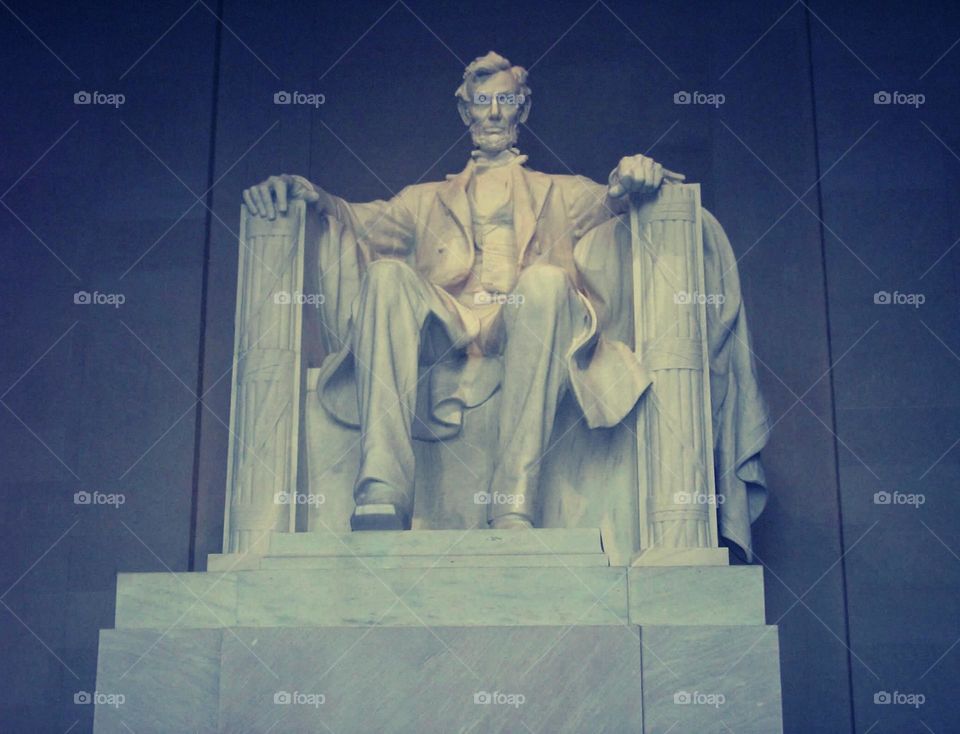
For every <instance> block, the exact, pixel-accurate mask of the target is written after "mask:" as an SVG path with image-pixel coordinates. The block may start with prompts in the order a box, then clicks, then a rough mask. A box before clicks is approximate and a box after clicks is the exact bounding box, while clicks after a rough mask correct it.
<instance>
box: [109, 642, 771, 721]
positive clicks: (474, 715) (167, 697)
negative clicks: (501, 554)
mask: <svg viewBox="0 0 960 734" xmlns="http://www.w3.org/2000/svg"><path fill="white" fill-rule="evenodd" d="M97 692H98V693H106V694H120V695H122V696H123V703H122V705H119V706H116V707H113V706H109V705H101V706H97V710H96V720H95V731H96V732H97V734H113V733H114V732H117V733H118V734H129V732H130V731H135V732H137V734H153V733H160V732H163V733H164V734H166V733H167V732H187V731H189V732H204V733H212V732H224V733H229V734H244V733H246V732H250V733H254V732H266V731H269V732H271V734H290V733H293V732H297V733H299V732H318V731H334V732H337V734H361V733H362V734H366V733H367V732H384V733H385V734H430V733H433V732H437V733H439V732H444V733H446V732H484V733H485V734H506V733H507V732H510V733H514V732H526V731H533V732H550V733H551V734H580V733H582V732H596V733H598V734H600V733H603V732H606V733H607V734H622V733H624V732H631V733H632V734H664V733H665V732H668V731H669V732H670V733H671V734H729V733H730V732H731V731H733V732H736V733H737V734H779V733H780V732H782V726H781V713H780V675H779V664H778V645H777V634H776V628H775V627H766V626H762V625H758V626H746V627H717V626H702V627H686V628H682V627H660V626H645V627H633V626H616V627H609V626H605V627H591V626H581V625H577V626H574V627H571V628H565V629H558V628H557V627H512V628H504V627H448V628H443V629H437V630H433V629H428V628H424V627H415V628H379V627H378V628H372V629H368V630H361V629H358V628H356V627H348V628H344V627H327V628H315V627H311V628H279V629H278V628H256V629H249V628H242V627H239V628H235V629H224V630H179V629H177V630H172V631H169V630H166V629H161V628H156V629H142V630H107V631H104V632H103V633H102V634H101V638H100V657H99V664H98V670H97Z"/></svg>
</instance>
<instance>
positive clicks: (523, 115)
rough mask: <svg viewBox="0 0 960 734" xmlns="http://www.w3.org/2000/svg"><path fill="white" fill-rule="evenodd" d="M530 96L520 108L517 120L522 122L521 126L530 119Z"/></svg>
mask: <svg viewBox="0 0 960 734" xmlns="http://www.w3.org/2000/svg"><path fill="white" fill-rule="evenodd" d="M530 101H531V100H530V95H527V98H526V99H524V100H523V106H522V107H521V108H520V115H519V117H518V118H517V119H519V120H520V124H523V123H525V122H526V121H527V118H528V117H530Z"/></svg>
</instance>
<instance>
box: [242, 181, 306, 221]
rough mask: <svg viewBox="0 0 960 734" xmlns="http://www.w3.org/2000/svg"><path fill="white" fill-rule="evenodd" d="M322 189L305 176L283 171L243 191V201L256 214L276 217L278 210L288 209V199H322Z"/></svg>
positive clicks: (284, 211)
mask: <svg viewBox="0 0 960 734" xmlns="http://www.w3.org/2000/svg"><path fill="white" fill-rule="evenodd" d="M320 194H321V192H320V190H319V189H318V188H317V187H316V186H314V185H313V184H312V183H310V182H309V181H307V179H305V178H304V177H303V176H291V175H290V174H288V173H282V174H280V175H279V176H271V177H270V178H268V179H267V180H266V181H264V182H263V183H260V184H257V185H256V186H251V187H250V188H249V189H244V191H243V203H244V204H246V205H247V209H249V210H250V213H251V214H253V215H254V216H257V215H259V216H261V217H266V218H267V219H276V216H277V212H280V213H281V214H284V213H286V211H287V201H288V200H290V199H303V200H304V201H308V202H317V201H319V200H320Z"/></svg>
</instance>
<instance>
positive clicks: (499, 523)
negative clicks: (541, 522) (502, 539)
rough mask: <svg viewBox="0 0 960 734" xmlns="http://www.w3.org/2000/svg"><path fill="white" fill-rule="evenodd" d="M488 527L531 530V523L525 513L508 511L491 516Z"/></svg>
mask: <svg viewBox="0 0 960 734" xmlns="http://www.w3.org/2000/svg"><path fill="white" fill-rule="evenodd" d="M490 527H491V528H493V529H494V530H532V529H533V523H532V522H531V521H530V518H528V517H527V516H526V515H520V514H517V513H510V514H507V515H500V517H495V518H493V520H491V521H490Z"/></svg>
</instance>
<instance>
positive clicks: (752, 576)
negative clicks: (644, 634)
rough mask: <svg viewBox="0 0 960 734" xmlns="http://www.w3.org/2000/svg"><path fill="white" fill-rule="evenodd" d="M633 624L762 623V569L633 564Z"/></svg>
mask: <svg viewBox="0 0 960 734" xmlns="http://www.w3.org/2000/svg"><path fill="white" fill-rule="evenodd" d="M627 583H628V585H629V599H630V622H631V623H632V624H642V625H650V624H652V625H657V624H668V625H687V624H691V625H718V624H737V625H758V624H763V623H764V621H765V611H764V601H763V569H762V568H761V567H760V566H703V567H699V566H660V567H658V566H634V567H632V568H630V569H629V571H628V572H627Z"/></svg>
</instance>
